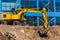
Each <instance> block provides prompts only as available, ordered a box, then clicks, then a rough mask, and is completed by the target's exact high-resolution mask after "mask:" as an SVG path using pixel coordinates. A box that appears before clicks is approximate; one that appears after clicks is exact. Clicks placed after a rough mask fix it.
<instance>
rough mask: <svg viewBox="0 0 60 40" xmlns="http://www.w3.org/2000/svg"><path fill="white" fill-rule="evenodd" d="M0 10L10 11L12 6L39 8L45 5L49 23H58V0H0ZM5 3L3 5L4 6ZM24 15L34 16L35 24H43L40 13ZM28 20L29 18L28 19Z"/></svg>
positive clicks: (59, 16) (59, 1)
mask: <svg viewBox="0 0 60 40" xmlns="http://www.w3.org/2000/svg"><path fill="white" fill-rule="evenodd" d="M1 4H2V9H1V6H0V12H1V10H2V11H6V12H11V9H12V8H37V9H38V8H40V7H46V8H47V9H48V11H47V14H48V17H49V25H60V21H59V20H60V0H8V1H7V0H0V5H1ZM4 5H5V6H4ZM25 15H26V16H30V17H31V16H32V17H35V16H36V18H34V19H35V22H36V24H37V26H40V25H41V24H43V22H42V20H43V19H42V18H41V14H36V13H25ZM28 21H29V20H28Z"/></svg>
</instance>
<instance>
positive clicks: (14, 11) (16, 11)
mask: <svg viewBox="0 0 60 40" xmlns="http://www.w3.org/2000/svg"><path fill="white" fill-rule="evenodd" d="M20 11H21V10H16V9H15V8H12V13H13V14H18V13H19V12H20Z"/></svg>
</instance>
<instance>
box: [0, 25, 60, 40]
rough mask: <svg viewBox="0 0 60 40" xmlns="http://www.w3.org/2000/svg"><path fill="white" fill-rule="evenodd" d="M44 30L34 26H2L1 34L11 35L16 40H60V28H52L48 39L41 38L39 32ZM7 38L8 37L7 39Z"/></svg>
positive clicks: (0, 28)
mask: <svg viewBox="0 0 60 40" xmlns="http://www.w3.org/2000/svg"><path fill="white" fill-rule="evenodd" d="M41 28H42V26H40V27H34V26H33V27H32V26H18V25H17V26H10V25H0V32H1V33H2V34H3V36H5V35H6V34H8V35H10V36H11V37H12V38H13V39H14V40H60V26H50V27H49V31H48V33H47V37H41V36H40V35H39V33H38V31H39V30H40V29H41ZM5 38H6V37H5Z"/></svg>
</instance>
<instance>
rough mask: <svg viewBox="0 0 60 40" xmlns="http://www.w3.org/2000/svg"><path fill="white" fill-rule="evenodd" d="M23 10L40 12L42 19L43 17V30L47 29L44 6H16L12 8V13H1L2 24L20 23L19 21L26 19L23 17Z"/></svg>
mask: <svg viewBox="0 0 60 40" xmlns="http://www.w3.org/2000/svg"><path fill="white" fill-rule="evenodd" d="M25 12H42V14H43V19H44V25H43V28H44V29H43V30H44V31H45V32H47V31H48V17H47V13H46V8H43V9H42V10H40V9H36V8H21V9H20V8H18V9H14V10H13V11H12V13H2V22H1V23H2V24H8V22H9V23H11V21H12V23H13V24H14V25H15V24H20V21H24V20H27V19H26V18H25V17H24V15H23V14H24V13H25Z"/></svg>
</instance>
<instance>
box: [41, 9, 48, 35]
mask: <svg viewBox="0 0 60 40" xmlns="http://www.w3.org/2000/svg"><path fill="white" fill-rule="evenodd" d="M42 14H43V20H44V25H43V30H41V31H40V32H41V34H44V33H47V32H48V16H47V13H46V8H43V9H42Z"/></svg>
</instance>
